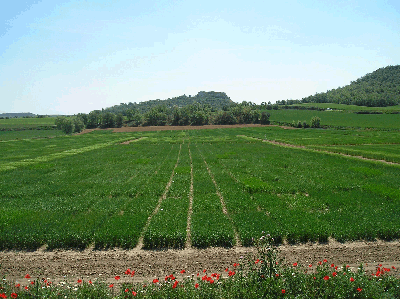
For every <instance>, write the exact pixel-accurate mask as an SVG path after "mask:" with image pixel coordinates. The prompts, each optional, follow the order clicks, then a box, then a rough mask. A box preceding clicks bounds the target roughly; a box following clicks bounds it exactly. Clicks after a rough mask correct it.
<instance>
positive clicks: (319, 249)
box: [0, 240, 400, 283]
mask: <svg viewBox="0 0 400 299" xmlns="http://www.w3.org/2000/svg"><path fill="white" fill-rule="evenodd" d="M279 250H280V257H282V258H284V260H285V263H287V264H292V263H294V262H298V263H299V264H302V265H309V264H310V263H311V264H313V265H314V266H313V268H315V265H316V264H317V262H318V261H322V260H323V259H327V260H328V263H334V264H336V265H338V266H341V265H343V264H349V265H350V266H351V267H352V268H353V269H356V268H357V267H358V266H359V265H360V264H361V263H363V265H364V267H365V269H366V270H368V271H373V270H374V269H375V267H376V266H377V265H378V264H380V263H381V264H383V266H384V267H392V266H395V267H396V268H397V270H392V271H391V273H393V274H395V275H397V276H399V275H400V273H399V270H398V269H400V242H399V241H394V242H382V241H376V242H354V243H344V244H342V243H337V242H335V241H332V240H331V241H330V242H329V244H324V245H320V244H302V245H297V246H295V245H283V246H280V247H279ZM254 253H255V249H254V248H245V247H235V248H231V249H225V248H208V249H202V250H200V249H193V248H189V249H185V250H166V251H150V250H137V249H134V250H127V251H126V250H120V249H114V250H109V251H95V250H92V249H87V250H85V251H83V252H76V251H51V252H48V251H44V250H38V251H35V252H18V251H17V252H16V251H9V252H0V264H1V268H0V274H1V275H6V277H7V278H8V279H10V280H14V281H15V280H18V281H19V282H21V283H23V282H26V279H23V277H24V276H25V275H26V274H27V273H29V274H30V275H31V276H32V278H37V277H40V278H42V277H46V278H51V279H52V280H54V281H55V282H57V281H60V280H65V279H67V280H70V281H76V279H78V278H81V279H84V280H89V279H92V280H94V279H103V280H106V281H109V282H115V281H114V276H115V275H120V276H121V281H119V282H127V281H130V282H132V281H135V282H138V281H150V280H152V279H154V278H164V277H165V275H169V274H171V273H176V276H177V277H178V279H182V276H186V275H192V274H197V273H198V272H200V273H201V272H202V270H203V269H206V270H207V273H212V272H217V273H223V275H226V274H225V272H224V269H225V268H229V269H233V263H235V262H239V263H241V262H242V261H243V260H242V258H241V257H245V256H246V255H248V254H254ZM128 268H130V269H132V270H135V271H136V274H135V276H134V277H133V278H132V277H128V276H126V275H124V274H123V273H124V272H125V271H126V269H128ZM182 269H185V270H186V273H185V274H184V275H182V274H179V272H180V271H181V270H182Z"/></svg>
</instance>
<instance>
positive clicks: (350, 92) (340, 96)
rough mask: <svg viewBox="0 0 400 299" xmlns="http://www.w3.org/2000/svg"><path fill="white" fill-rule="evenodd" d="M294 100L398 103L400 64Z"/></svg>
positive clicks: (371, 105) (377, 103)
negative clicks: (341, 85) (344, 84)
mask: <svg viewBox="0 0 400 299" xmlns="http://www.w3.org/2000/svg"><path fill="white" fill-rule="evenodd" d="M289 101H290V100H288V102H289ZM293 102H294V103H336V104H347V105H357V106H368V107H385V106H394V105H398V104H399V103H400V65H395V66H387V67H383V68H380V69H377V70H376V71H374V72H372V73H369V74H366V75H365V76H363V77H361V78H359V79H357V80H356V81H352V82H351V83H350V84H349V85H346V86H344V87H339V88H336V89H332V90H328V91H327V92H323V93H317V94H315V95H311V96H308V97H305V98H303V99H302V100H295V101H293ZM294 103H287V104H294Z"/></svg>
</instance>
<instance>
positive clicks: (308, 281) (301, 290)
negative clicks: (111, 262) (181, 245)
mask: <svg viewBox="0 0 400 299" xmlns="http://www.w3.org/2000/svg"><path fill="white" fill-rule="evenodd" d="M274 243H275V242H274V240H273V238H272V237H271V236H270V235H264V236H262V237H261V238H260V239H259V240H257V241H256V242H255V245H256V247H257V249H258V250H257V254H256V255H255V256H247V257H245V258H244V259H243V260H242V261H240V263H235V264H233V265H232V267H231V268H230V269H229V268H227V269H225V271H224V273H209V272H207V270H206V269H204V270H201V271H200V272H199V273H195V274H192V275H190V276H187V277H186V278H184V279H182V280H180V279H177V278H176V277H175V276H180V277H182V275H186V272H185V270H182V271H180V273H179V274H175V273H172V274H169V275H166V276H165V278H154V279H153V280H152V281H149V282H144V283H136V284H133V283H122V284H121V283H118V281H119V280H120V279H121V276H126V277H125V278H129V277H133V276H134V275H135V271H134V270H131V269H127V270H126V271H125V273H123V274H122V273H121V276H119V275H118V276H115V278H114V279H115V284H114V283H111V284H109V283H108V284H107V283H105V282H101V281H92V280H88V281H83V280H82V279H77V280H76V282H75V283H73V284H71V283H67V282H61V283H59V284H57V285H55V284H53V283H52V282H51V281H49V280H48V279H45V278H43V279H39V278H38V279H37V280H34V279H32V278H31V277H30V275H29V274H27V275H26V276H25V278H26V279H29V280H28V284H27V285H21V284H19V283H17V282H10V281H8V280H7V279H6V278H5V277H4V278H3V280H2V281H1V282H0V298H400V279H399V278H398V276H397V277H395V276H393V275H390V274H392V273H396V274H397V271H398V270H397V269H396V268H395V267H394V266H393V267H391V268H385V267H382V265H378V266H377V269H376V272H375V273H372V274H367V273H366V272H365V271H364V269H363V267H362V265H361V266H360V267H359V268H358V269H355V270H353V269H351V268H350V267H349V266H347V265H343V266H338V265H335V264H331V263H329V262H328V261H327V260H323V261H319V262H317V264H316V265H312V264H309V265H299V264H298V263H294V264H292V265H286V266H285V265H283V263H282V261H278V260H277V249H276V247H275V246H274ZM31 279H32V280H31ZM125 280H126V279H125Z"/></svg>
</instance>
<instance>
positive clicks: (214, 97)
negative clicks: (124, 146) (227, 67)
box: [104, 91, 234, 114]
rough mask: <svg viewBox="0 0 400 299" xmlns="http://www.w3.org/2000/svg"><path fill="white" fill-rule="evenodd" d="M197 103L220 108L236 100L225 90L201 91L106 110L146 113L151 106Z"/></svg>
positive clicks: (216, 108)
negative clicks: (195, 93) (194, 93)
mask: <svg viewBox="0 0 400 299" xmlns="http://www.w3.org/2000/svg"><path fill="white" fill-rule="evenodd" d="M195 103H199V104H202V105H210V107H211V108H212V109H214V110H220V109H223V108H224V107H227V106H230V105H232V104H234V102H233V101H232V100H231V99H230V98H229V97H228V96H227V95H226V93H225V92H216V91H208V92H206V91H200V92H198V93H197V95H195V96H190V95H189V96H186V95H181V96H178V97H174V98H168V99H166V100H159V99H157V100H150V101H145V102H140V103H136V102H135V103H131V102H130V103H128V104H125V103H121V104H119V105H115V106H112V107H109V108H106V109H104V110H105V111H108V112H112V113H122V114H125V112H126V110H128V109H134V110H136V109H137V110H138V111H139V112H140V113H146V112H147V111H149V110H150V109H151V108H153V107H156V106H160V105H165V106H166V107H167V108H172V107H174V106H177V107H179V108H182V107H185V106H187V105H192V104H195Z"/></svg>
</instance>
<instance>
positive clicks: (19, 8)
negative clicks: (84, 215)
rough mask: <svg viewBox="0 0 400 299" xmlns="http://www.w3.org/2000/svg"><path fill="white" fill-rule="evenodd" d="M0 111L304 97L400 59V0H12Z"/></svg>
mask: <svg viewBox="0 0 400 299" xmlns="http://www.w3.org/2000/svg"><path fill="white" fill-rule="evenodd" d="M0 17H1V19H2V20H4V22H3V26H2V27H0V99H1V100H0V112H32V113H36V114H76V113H80V112H83V113H88V112H90V111H92V110H95V109H101V108H106V107H110V106H113V105H116V104H119V103H128V102H141V101H147V100H154V99H166V98H169V97H174V96H179V95H182V94H186V95H189V94H190V95H195V94H197V92H199V91H202V90H203V91H211V90H213V91H224V92H226V93H227V95H228V96H229V97H230V98H231V99H232V100H234V101H236V102H241V101H252V102H255V103H261V102H264V101H266V102H268V101H271V102H275V101H277V100H285V99H301V98H302V97H305V96H308V95H310V94H315V93H316V92H323V91H326V90H328V89H333V88H337V87H339V86H344V85H347V84H349V83H350V81H352V80H356V79H357V78H359V77H361V76H363V75H365V74H367V73H370V72H373V71H374V70H376V69H378V68H380V67H385V66H387V65H397V64H400V2H399V1H398V0H387V1H383V0H382V1H369V0H362V1H358V0H354V1H351V0H349V1H332V0H329V1H325V0H322V1H311V0H304V1H294V0H288V1H285V0H283V1H266V0H264V1H251V0H250V1H234V0H230V1H218V0H214V1H208V0H203V1H191V0H187V1H151V0H146V1H135V0H132V1H126V0H121V1H118V0H116V1H99V0H93V1H91V0H87V1H58V0H43V1H29V0H28V1H19V0H15V1H9V2H8V3H7V5H6V6H3V7H2V10H1V11H0Z"/></svg>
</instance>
